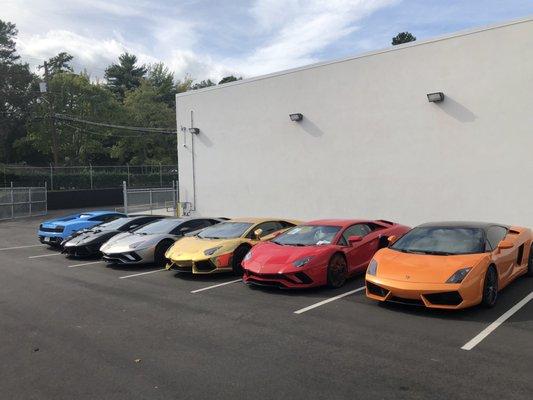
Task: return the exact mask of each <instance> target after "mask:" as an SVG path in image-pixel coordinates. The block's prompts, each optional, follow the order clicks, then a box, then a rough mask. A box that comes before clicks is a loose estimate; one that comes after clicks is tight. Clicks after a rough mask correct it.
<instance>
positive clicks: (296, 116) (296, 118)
mask: <svg viewBox="0 0 533 400" xmlns="http://www.w3.org/2000/svg"><path fill="white" fill-rule="evenodd" d="M289 117H290V118H291V121H296V122H297V121H301V120H302V119H303V117H304V116H303V115H302V114H300V113H296V114H289Z"/></svg>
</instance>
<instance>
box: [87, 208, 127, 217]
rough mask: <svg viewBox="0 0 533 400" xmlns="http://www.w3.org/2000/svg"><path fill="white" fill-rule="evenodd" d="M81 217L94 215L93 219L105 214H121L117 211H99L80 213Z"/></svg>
mask: <svg viewBox="0 0 533 400" xmlns="http://www.w3.org/2000/svg"><path fill="white" fill-rule="evenodd" d="M79 214H80V215H92V216H93V217H96V216H98V215H103V214H120V213H119V212H117V211H109V210H97V211H83V212H80V213H79Z"/></svg>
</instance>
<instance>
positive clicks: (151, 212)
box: [150, 188, 154, 215]
mask: <svg viewBox="0 0 533 400" xmlns="http://www.w3.org/2000/svg"><path fill="white" fill-rule="evenodd" d="M152 209H153V207H152V188H150V215H152V214H153V213H154V212H153V211H152Z"/></svg>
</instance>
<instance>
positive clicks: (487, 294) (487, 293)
mask: <svg viewBox="0 0 533 400" xmlns="http://www.w3.org/2000/svg"><path fill="white" fill-rule="evenodd" d="M497 299H498V273H497V272H496V268H494V266H492V265H491V266H490V267H489V268H488V269H487V273H486V274H485V283H484V284H483V297H482V298H481V304H483V306H485V307H487V308H491V307H494V306H495V305H496V300H497Z"/></svg>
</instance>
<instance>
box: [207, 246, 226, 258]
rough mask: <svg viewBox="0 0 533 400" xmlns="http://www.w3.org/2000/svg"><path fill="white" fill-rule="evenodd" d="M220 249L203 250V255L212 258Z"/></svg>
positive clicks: (218, 247)
mask: <svg viewBox="0 0 533 400" xmlns="http://www.w3.org/2000/svg"><path fill="white" fill-rule="evenodd" d="M221 248H222V246H217V247H211V248H210V249H207V250H205V251H204V254H205V255H206V256H212V255H213V254H215V253H216V252H217V250H219V249H221Z"/></svg>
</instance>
